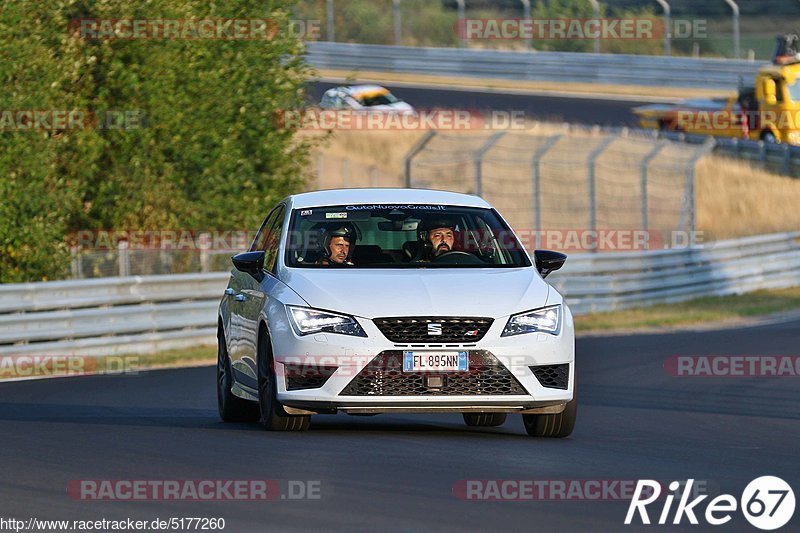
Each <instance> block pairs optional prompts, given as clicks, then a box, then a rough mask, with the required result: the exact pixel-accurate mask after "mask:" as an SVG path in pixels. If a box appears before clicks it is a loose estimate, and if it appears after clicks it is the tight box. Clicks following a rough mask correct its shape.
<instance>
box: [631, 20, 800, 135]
mask: <svg viewBox="0 0 800 533" xmlns="http://www.w3.org/2000/svg"><path fill="white" fill-rule="evenodd" d="M797 45H798V38H797V36H796V35H791V36H784V37H780V38H779V39H778V47H777V50H776V52H775V56H774V57H773V60H772V64H770V65H767V66H765V67H763V68H762V69H760V70H759V71H758V74H756V79H755V85H754V86H753V87H742V88H740V89H739V92H738V93H737V94H733V95H731V96H729V97H727V98H711V99H695V100H686V101H683V102H681V103H678V104H653V105H646V106H640V107H636V108H634V109H633V112H634V113H635V114H636V115H637V116H638V117H639V123H640V125H641V126H642V127H643V128H655V129H661V130H672V131H680V132H685V133H692V134H702V135H715V136H719V137H739V138H745V139H751V140H763V141H765V142H777V143H788V144H794V145H800V80H799V79H798V78H800V53H798V46H797Z"/></svg>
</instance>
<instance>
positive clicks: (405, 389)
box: [340, 350, 528, 396]
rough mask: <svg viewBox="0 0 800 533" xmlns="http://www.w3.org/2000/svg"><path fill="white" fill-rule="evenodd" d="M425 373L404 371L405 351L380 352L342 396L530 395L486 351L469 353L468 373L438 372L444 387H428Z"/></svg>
mask: <svg viewBox="0 0 800 533" xmlns="http://www.w3.org/2000/svg"><path fill="white" fill-rule="evenodd" d="M430 375H432V374H430V373H425V372H407V373H406V372H403V352H402V351H387V352H382V353H380V354H379V355H377V356H376V357H375V358H374V359H373V360H372V361H370V363H369V364H368V365H367V366H366V367H364V369H363V370H362V371H361V372H359V373H358V375H357V376H356V377H355V378H353V380H352V381H351V382H350V383H348V384H347V387H345V388H344V390H343V391H342V392H341V393H340V396H417V395H431V396H465V395H504V394H528V393H527V391H526V390H525V389H524V388H523V387H522V385H520V383H519V381H517V379H516V378H515V377H514V376H513V375H512V374H511V372H509V371H508V369H506V367H504V366H503V365H502V364H500V361H498V360H497V358H495V356H493V355H492V354H490V353H489V352H487V351H485V350H476V351H470V352H469V370H468V371H466V372H438V373H435V374H433V375H435V376H442V377H443V380H444V383H443V385H442V387H441V388H429V387H427V386H426V382H427V380H426V376H430Z"/></svg>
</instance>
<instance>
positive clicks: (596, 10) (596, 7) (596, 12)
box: [589, 0, 600, 54]
mask: <svg viewBox="0 0 800 533" xmlns="http://www.w3.org/2000/svg"><path fill="white" fill-rule="evenodd" d="M589 3H590V4H592V16H593V17H594V20H599V19H600V2H598V1H597V0H589ZM592 51H593V52H594V53H595V54H599V53H600V33H599V32H598V33H597V35H596V36H595V38H594V48H592Z"/></svg>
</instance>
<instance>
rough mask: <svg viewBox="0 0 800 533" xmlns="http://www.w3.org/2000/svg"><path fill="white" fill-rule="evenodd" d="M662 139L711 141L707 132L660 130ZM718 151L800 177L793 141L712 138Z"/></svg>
mask: <svg viewBox="0 0 800 533" xmlns="http://www.w3.org/2000/svg"><path fill="white" fill-rule="evenodd" d="M657 136H658V137H659V138H663V139H669V140H671V141H680V142H685V143H690V144H703V143H707V142H709V139H710V138H711V137H709V136H708V135H687V134H685V133H678V132H674V131H660V132H658V133H657ZM713 139H714V141H713V142H714V147H713V152H714V153H715V154H720V155H725V156H729V157H733V158H736V159H746V160H748V161H752V162H754V163H756V164H757V165H758V166H760V167H762V168H767V169H769V170H771V171H773V172H776V173H778V174H783V175H784V176H793V177H795V178H797V177H800V146H794V145H791V144H786V143H781V144H776V143H771V142H764V141H751V140H749V139H737V138H735V137H734V138H730V137H713Z"/></svg>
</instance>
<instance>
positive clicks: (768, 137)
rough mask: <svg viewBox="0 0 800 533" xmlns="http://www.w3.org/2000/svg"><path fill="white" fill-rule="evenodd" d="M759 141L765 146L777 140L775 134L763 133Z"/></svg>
mask: <svg viewBox="0 0 800 533" xmlns="http://www.w3.org/2000/svg"><path fill="white" fill-rule="evenodd" d="M761 140H762V141H764V142H765V143H767V144H775V143H777V142H778V139H776V138H775V134H774V133H772V132H771V131H765V132H764V133H762V134H761Z"/></svg>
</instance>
